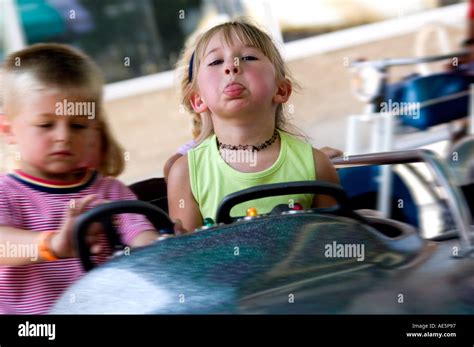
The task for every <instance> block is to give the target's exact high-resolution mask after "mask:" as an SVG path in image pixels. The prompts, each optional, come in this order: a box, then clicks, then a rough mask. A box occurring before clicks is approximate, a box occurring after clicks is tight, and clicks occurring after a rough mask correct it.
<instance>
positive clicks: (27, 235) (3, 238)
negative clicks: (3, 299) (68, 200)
mask: <svg viewBox="0 0 474 347" xmlns="http://www.w3.org/2000/svg"><path fill="white" fill-rule="evenodd" d="M94 200H96V196H95V195H89V196H87V197H86V198H84V199H81V200H79V201H78V202H77V204H76V207H75V208H73V209H69V210H68V213H67V216H66V220H65V221H64V223H63V225H62V226H61V228H60V229H59V230H58V231H57V232H54V234H53V235H51V237H50V238H48V239H47V241H45V240H43V241H42V239H43V238H44V236H45V233H50V232H48V231H43V232H38V231H31V230H23V229H17V228H13V227H9V226H4V225H3V226H0V245H2V246H3V247H2V248H4V250H10V249H12V250H13V249H15V248H16V249H18V250H20V249H27V250H30V252H9V251H7V252H3V253H5V254H2V256H0V265H11V266H18V265H27V264H33V263H36V262H39V261H44V260H45V259H42V258H41V256H40V254H39V253H40V252H39V249H40V244H41V243H42V242H43V243H44V242H47V247H48V249H49V250H50V252H51V253H52V254H54V255H55V256H56V257H57V258H71V257H75V256H76V254H75V250H74V245H73V236H72V225H73V224H74V221H75V219H76V218H77V217H78V216H79V215H80V214H81V213H83V212H84V211H85V209H86V208H87V206H89V205H90V204H91V203H92V202H94ZM96 202H97V201H96ZM95 226H96V225H94V226H91V229H93V230H91V231H92V232H90V233H89V234H88V244H89V247H91V253H92V254H96V253H98V252H99V251H100V248H99V245H98V243H97V241H98V239H97V234H98V230H97V228H95ZM51 232H53V231H51ZM22 253H24V254H23V255H24V256H19V255H20V254H22Z"/></svg>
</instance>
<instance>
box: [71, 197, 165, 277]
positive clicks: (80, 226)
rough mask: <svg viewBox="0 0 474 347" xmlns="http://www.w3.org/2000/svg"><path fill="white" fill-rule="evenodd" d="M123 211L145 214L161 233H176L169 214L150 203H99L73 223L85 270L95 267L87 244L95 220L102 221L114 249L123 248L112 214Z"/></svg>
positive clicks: (77, 247)
mask: <svg viewBox="0 0 474 347" xmlns="http://www.w3.org/2000/svg"><path fill="white" fill-rule="evenodd" d="M122 213H135V214H141V215H144V216H145V217H147V218H148V219H149V221H150V222H151V223H152V224H153V226H154V227H155V228H156V230H158V231H159V232H160V233H161V234H174V232H173V222H172V221H171V220H170V219H169V217H168V215H167V214H166V213H165V212H163V210H162V209H160V208H158V207H156V206H154V205H152V204H150V203H147V202H144V201H139V200H127V201H114V202H109V203H107V204H103V205H99V206H97V207H95V208H93V209H91V210H89V211H87V212H85V213H83V214H81V215H80V216H79V217H77V219H76V221H75V223H74V225H73V235H74V241H75V247H76V249H77V251H78V254H79V259H80V261H81V264H82V267H83V268H84V270H85V271H89V270H91V269H93V268H94V267H95V265H94V263H93V262H92V261H91V258H90V256H91V254H90V251H89V247H88V246H87V244H86V235H87V230H88V228H89V226H90V225H91V224H92V223H95V222H99V223H101V224H102V226H103V227H104V230H105V234H106V237H107V242H108V243H109V245H110V246H111V248H112V250H114V249H117V248H121V249H122V248H123V244H122V243H121V242H120V237H119V235H118V233H117V231H116V229H115V227H114V226H113V223H112V216H114V215H116V214H122Z"/></svg>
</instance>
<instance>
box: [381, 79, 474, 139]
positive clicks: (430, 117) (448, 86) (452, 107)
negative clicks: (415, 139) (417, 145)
mask: <svg viewBox="0 0 474 347" xmlns="http://www.w3.org/2000/svg"><path fill="white" fill-rule="evenodd" d="M471 83H474V77H473V76H471V75H470V74H467V73H464V72H463V71H456V72H451V73H437V74H433V75H429V76H419V75H410V76H408V77H407V78H405V79H404V80H403V81H400V82H398V83H395V84H392V85H389V86H388V87H387V88H386V90H385V92H384V101H385V102H389V101H390V102H392V103H395V102H396V103H398V107H400V108H402V105H404V106H406V105H410V104H413V103H420V104H423V103H425V102H436V101H440V102H436V103H434V104H432V105H426V106H424V107H421V108H420V109H419V112H418V113H417V114H413V113H411V112H409V113H407V112H401V114H400V115H399V116H400V117H401V122H402V123H403V124H405V125H409V126H413V127H415V128H418V129H420V130H425V129H427V128H429V127H431V126H435V125H438V124H442V123H446V122H450V121H453V120H456V119H459V118H463V117H466V116H467V115H468V105H469V95H468V94H466V95H464V96H460V97H457V98H454V99H451V100H446V101H442V100H439V99H440V98H443V97H449V96H452V95H453V94H456V93H461V92H468V91H469V85H470V84H471ZM437 99H438V100H437ZM408 103H410V104H408ZM421 106H423V105H421Z"/></svg>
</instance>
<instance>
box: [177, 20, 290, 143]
mask: <svg viewBox="0 0 474 347" xmlns="http://www.w3.org/2000/svg"><path fill="white" fill-rule="evenodd" d="M219 32H221V33H222V34H223V36H224V39H225V41H226V43H227V44H231V42H232V40H233V39H234V37H237V39H238V40H239V41H240V42H241V43H243V44H245V45H249V46H253V47H255V48H258V49H260V50H261V51H262V52H263V54H264V55H265V56H266V57H267V58H268V59H269V60H270V61H271V63H272V64H273V66H274V67H275V72H276V81H277V83H280V82H283V81H285V80H289V81H290V83H291V84H292V85H293V87H294V88H298V87H299V86H298V84H297V83H296V81H295V80H294V79H293V77H292V76H291V74H290V72H289V69H288V66H287V64H286V63H285V61H284V60H283V58H282V56H281V54H280V52H279V50H278V48H277V47H276V45H275V43H274V42H273V40H272V38H271V37H270V36H269V35H268V34H266V33H265V32H264V31H263V30H261V29H259V28H258V27H257V26H256V25H254V24H251V23H249V22H248V21H246V20H242V19H241V20H237V21H232V22H226V23H223V24H219V25H217V26H215V27H213V28H211V29H209V30H208V31H206V32H205V33H204V34H202V35H200V36H199V37H198V38H197V39H196V42H195V43H194V44H192V45H188V46H187V47H185V48H184V50H183V52H182V53H181V57H180V59H179V61H178V64H177V68H178V71H179V74H180V92H181V104H182V105H183V106H184V107H185V108H186V110H187V111H188V112H189V113H190V114H191V115H192V117H193V120H192V122H193V123H192V124H193V136H194V138H197V139H196V142H197V143H199V142H200V141H202V140H204V139H205V138H207V137H208V136H209V135H210V134H211V133H212V131H213V126H212V120H211V117H210V114H209V113H203V114H198V113H196V112H195V111H194V110H193V108H192V106H191V102H190V99H191V95H192V93H193V92H194V91H195V90H196V89H197V71H198V70H199V66H200V65H201V60H202V58H203V55H204V53H205V50H206V48H207V45H208V44H209V42H210V40H211V39H212V37H213V36H214V35H215V34H217V33H219ZM275 117H276V118H275V124H276V127H277V128H278V129H280V130H285V131H287V130H288V128H289V126H288V124H287V121H286V118H285V114H284V110H283V105H282V104H278V105H277V109H276V114H275ZM291 127H292V126H291ZM292 128H293V127H292Z"/></svg>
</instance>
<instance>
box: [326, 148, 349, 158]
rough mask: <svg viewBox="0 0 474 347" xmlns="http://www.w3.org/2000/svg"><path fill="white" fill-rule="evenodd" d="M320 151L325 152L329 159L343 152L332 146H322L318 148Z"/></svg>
mask: <svg viewBox="0 0 474 347" xmlns="http://www.w3.org/2000/svg"><path fill="white" fill-rule="evenodd" d="M320 151H321V152H323V153H324V154H326V155H327V156H328V157H329V158H330V159H331V158H335V157H340V156H342V155H343V154H344V153H343V152H342V151H341V150H340V149H337V148H332V147H323V148H321V149H320Z"/></svg>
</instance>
